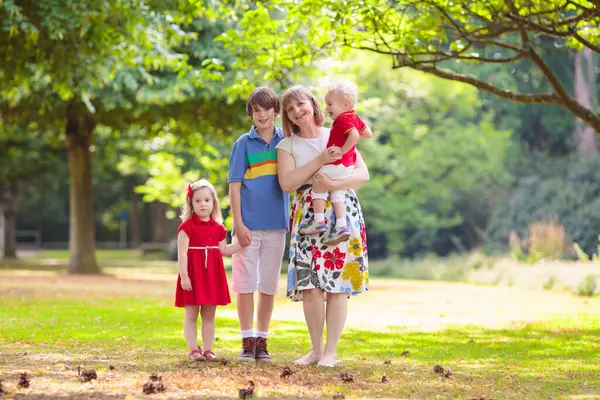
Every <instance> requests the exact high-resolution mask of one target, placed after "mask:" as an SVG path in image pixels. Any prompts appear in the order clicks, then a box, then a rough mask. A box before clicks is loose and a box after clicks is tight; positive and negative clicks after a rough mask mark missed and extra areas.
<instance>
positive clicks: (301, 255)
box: [287, 188, 369, 301]
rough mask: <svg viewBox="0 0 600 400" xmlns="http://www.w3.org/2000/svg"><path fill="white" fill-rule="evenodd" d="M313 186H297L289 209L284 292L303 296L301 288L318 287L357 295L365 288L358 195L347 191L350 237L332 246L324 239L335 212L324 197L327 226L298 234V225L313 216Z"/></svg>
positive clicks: (366, 273) (366, 274) (293, 296)
mask: <svg viewBox="0 0 600 400" xmlns="http://www.w3.org/2000/svg"><path fill="white" fill-rule="evenodd" d="M311 197H312V188H308V189H304V190H299V191H298V192H296V194H295V196H294V199H293V200H292V210H291V213H290V263H289V267H288V284H287V296H288V297H289V298H291V299H292V300H293V301H301V300H302V291H303V290H304V289H314V288H320V289H322V290H323V291H324V292H327V293H348V295H350V294H352V295H356V294H359V293H362V292H364V291H366V290H368V284H369V267H368V258H367V231H366V229H365V221H364V218H363V214H362V210H361V208H360V204H359V203H358V198H357V197H356V193H355V192H354V191H353V190H348V191H347V192H346V223H347V226H348V229H349V230H350V240H349V241H347V242H342V243H339V244H337V245H334V246H326V245H324V244H323V241H324V240H325V239H326V238H327V236H328V235H329V233H330V231H331V230H332V229H333V228H334V227H335V212H334V211H333V206H332V204H331V202H329V201H327V205H326V207H325V219H326V220H327V224H328V227H329V230H328V231H327V232H324V233H320V234H318V235H299V234H298V228H299V227H300V225H301V224H303V223H305V222H308V220H309V219H310V218H312V216H313V208H312V205H311Z"/></svg>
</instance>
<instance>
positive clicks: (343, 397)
mask: <svg viewBox="0 0 600 400" xmlns="http://www.w3.org/2000/svg"><path fill="white" fill-rule="evenodd" d="M333 398H334V399H345V398H346V396H344V393H342V392H339V393H336V394H334V395H333Z"/></svg>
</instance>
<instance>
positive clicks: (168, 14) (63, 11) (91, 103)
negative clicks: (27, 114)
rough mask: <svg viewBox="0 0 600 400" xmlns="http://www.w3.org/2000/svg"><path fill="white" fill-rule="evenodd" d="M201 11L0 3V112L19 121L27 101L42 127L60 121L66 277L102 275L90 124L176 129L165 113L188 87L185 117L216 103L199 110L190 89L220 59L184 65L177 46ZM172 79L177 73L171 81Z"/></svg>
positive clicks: (148, 3) (171, 3)
mask: <svg viewBox="0 0 600 400" xmlns="http://www.w3.org/2000/svg"><path fill="white" fill-rule="evenodd" d="M201 11H202V4H201V2H197V1H193V2H192V1H190V2H181V1H179V0H166V1H154V0H133V1H126V2H119V1H109V0H100V1H98V0H93V1H92V0H87V1H64V2H50V3H49V2H46V1H32V2H27V3H24V4H20V3H15V2H13V1H5V2H2V3H0V20H1V21H2V24H3V27H4V29H5V31H6V34H5V35H2V36H1V37H0V55H1V56H2V59H3V63H2V64H1V65H0V81H1V82H2V84H1V86H0V94H1V95H2V96H1V100H0V111H1V112H2V115H3V116H4V117H5V118H6V119H11V121H14V122H15V123H18V121H19V119H20V114H19V112H18V110H19V108H23V106H24V105H25V104H32V103H33V104H35V105H36V107H34V108H33V109H35V110H39V113H38V119H39V123H40V124H52V123H56V122H63V121H64V122H63V124H64V125H63V132H64V133H63V135H64V141H65V142H66V148H67V158H68V164H69V177H70V185H69V190H70V202H69V203H70V219H69V220H70V224H71V225H70V234H69V251H70V260H69V272H70V273H97V272H99V271H100V270H99V267H98V265H97V263H96V259H95V253H94V247H95V243H94V241H95V239H94V231H95V224H94V213H93V204H92V166H91V156H90V154H91V149H92V148H93V141H92V138H93V136H94V135H93V134H94V132H95V131H96V129H97V127H99V126H101V125H102V124H104V125H110V126H113V127H118V128H120V129H124V127H127V126H130V125H135V124H140V125H144V126H150V129H148V130H147V132H148V133H149V134H157V132H160V129H162V127H164V126H165V124H166V125H169V124H170V125H171V126H172V125H173V123H172V120H173V114H171V115H169V114H168V112H172V111H173V110H174V109H175V108H176V107H175V106H174V105H181V104H180V103H181V102H182V101H184V100H187V99H190V96H186V94H188V93H190V92H193V93H194V95H196V97H195V98H194V100H196V101H195V104H194V102H192V101H190V102H188V104H187V107H180V108H181V109H183V110H187V111H190V109H191V110H192V111H191V112H189V113H188V115H189V116H188V118H190V119H195V120H196V123H197V122H198V120H199V119H201V118H202V117H201V116H202V115H205V111H206V110H208V111H209V112H213V113H214V109H216V108H217V106H216V105H215V106H213V107H206V110H205V108H204V107H203V106H204V105H205V103H207V102H208V100H206V99H207V98H208V96H207V95H206V93H204V98H205V100H206V101H205V102H204V103H202V102H198V101H197V100H198V96H197V94H198V91H197V90H196V86H197V85H199V84H201V83H202V81H203V80H204V79H208V78H212V77H214V75H218V74H217V73H216V72H215V71H218V69H219V65H218V60H214V62H213V60H211V59H209V60H208V62H207V61H206V60H202V61H203V63H204V64H203V66H204V68H202V69H198V70H194V69H192V68H191V66H190V65H189V64H188V63H187V61H188V58H189V55H187V54H182V53H181V52H178V51H176V50H177V49H176V46H179V45H181V44H182V43H184V42H185V41H190V40H192V39H194V38H195V37H196V35H195V34H194V33H193V32H192V33H190V32H187V31H185V30H184V29H183V27H184V26H185V25H186V24H189V23H190V22H191V21H192V19H193V17H194V16H197V17H200V16H202V12H201ZM173 77H176V78H178V79H177V80H176V81H175V82H173V79H172V78H173ZM164 81H168V82H169V83H171V85H168V86H165V84H164V83H165V82H164ZM149 87H152V89H149ZM167 104H168V105H171V106H172V107H165V105H167ZM161 119H162V121H161ZM165 120H166V121H167V122H165ZM169 121H170V122H169ZM175 125H176V124H175ZM177 129H178V130H184V129H182V127H181V126H177ZM187 131H190V129H187Z"/></svg>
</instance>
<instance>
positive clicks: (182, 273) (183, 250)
mask: <svg viewBox="0 0 600 400" xmlns="http://www.w3.org/2000/svg"><path fill="white" fill-rule="evenodd" d="M189 246H190V238H189V237H188V235H187V234H186V233H185V232H184V231H183V230H181V231H179V234H178V235H177V268H178V269H179V277H180V278H181V287H182V288H183V290H192V282H191V281H190V277H189V276H188V255H187V253H188V247H189Z"/></svg>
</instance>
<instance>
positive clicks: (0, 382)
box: [0, 379, 4, 396]
mask: <svg viewBox="0 0 600 400" xmlns="http://www.w3.org/2000/svg"><path fill="white" fill-rule="evenodd" d="M3 394H4V388H3V387H2V379H0V396H1V395H3Z"/></svg>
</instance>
